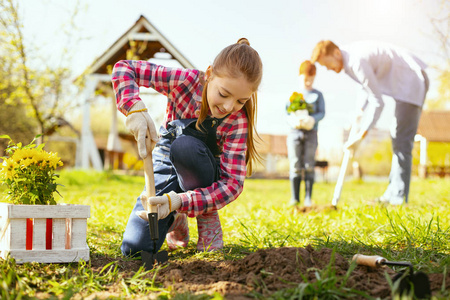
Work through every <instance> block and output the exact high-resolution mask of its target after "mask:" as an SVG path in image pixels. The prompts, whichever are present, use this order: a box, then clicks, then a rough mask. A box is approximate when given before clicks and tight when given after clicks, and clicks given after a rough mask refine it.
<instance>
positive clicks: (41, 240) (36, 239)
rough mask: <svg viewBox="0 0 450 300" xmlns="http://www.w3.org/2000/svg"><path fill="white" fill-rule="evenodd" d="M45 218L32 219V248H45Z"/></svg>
mask: <svg viewBox="0 0 450 300" xmlns="http://www.w3.org/2000/svg"><path fill="white" fill-rule="evenodd" d="M46 222H47V219H34V225H33V250H45V233H46V224H47V223H46Z"/></svg>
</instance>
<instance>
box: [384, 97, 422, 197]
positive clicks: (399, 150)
mask: <svg viewBox="0 0 450 300" xmlns="http://www.w3.org/2000/svg"><path fill="white" fill-rule="evenodd" d="M421 113H422V108H421V107H419V106H416V105H413V104H409V103H405V102H401V101H395V119H394V122H393V124H392V126H391V129H390V130H391V138H392V151H393V156H392V164H391V173H390V174H389V186H388V187H387V189H386V192H385V193H384V195H383V196H384V198H386V199H388V200H389V202H390V203H391V204H402V203H403V200H404V201H405V203H407V202H408V195H409V186H410V182H411V167H412V149H413V147H414V136H415V135H416V132H417V127H418V125H419V120H420V115H421Z"/></svg>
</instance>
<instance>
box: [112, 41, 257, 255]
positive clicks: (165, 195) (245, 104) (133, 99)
mask: <svg viewBox="0 0 450 300" xmlns="http://www.w3.org/2000/svg"><path fill="white" fill-rule="evenodd" d="M261 78H262V62H261V59H260V57H259V55H258V53H257V52H256V51H255V50H254V49H253V48H251V47H250V44H249V42H248V40H247V39H245V38H242V39H240V40H239V41H238V42H237V43H236V44H233V45H230V46H228V47H226V48H225V49H223V50H222V51H221V52H220V53H219V55H218V56H217V57H216V58H215V60H214V62H213V64H212V65H211V66H209V67H208V68H207V70H206V72H205V73H203V72H201V71H199V70H190V69H187V70H186V69H174V68H166V67H163V66H158V65H155V64H152V63H150V62H147V61H119V62H118V63H116V65H115V66H114V70H113V74H112V82H113V87H114V92H115V94H116V100H117V107H118V109H119V111H121V112H122V113H123V114H125V115H126V116H127V118H126V126H127V128H128V129H129V130H130V131H131V132H132V133H133V134H134V136H135V138H136V141H137V142H138V150H139V155H140V156H141V158H145V157H146V156H147V153H148V151H152V150H151V142H148V141H149V140H150V139H147V140H146V139H145V136H146V134H147V132H148V133H149V136H150V138H151V140H153V141H154V142H157V143H156V147H155V149H154V150H153V166H154V174H155V188H156V197H151V198H149V199H146V197H145V196H144V195H141V196H140V197H138V199H137V201H136V205H135V207H134V209H133V211H132V212H131V215H130V218H129V220H128V223H127V227H126V229H125V233H124V236H123V241H122V246H121V250H122V253H123V254H124V255H131V256H132V255H135V254H139V253H140V251H142V250H144V251H148V252H152V251H153V250H154V248H155V247H156V251H158V250H159V249H160V248H161V246H162V244H163V242H164V240H165V237H167V244H168V247H169V249H170V250H174V249H176V248H177V247H180V246H181V247H186V246H187V244H188V242H189V232H188V223H187V218H186V216H188V217H191V218H192V217H196V218H197V228H198V236H199V238H198V242H197V249H198V250H199V251H205V250H207V251H213V250H217V249H221V248H222V247H223V239H222V228H221V225H220V220H219V215H218V212H217V210H219V209H221V208H222V207H224V206H225V205H227V204H229V203H231V202H232V201H233V200H235V199H236V198H237V197H238V196H239V194H240V193H241V192H242V189H243V184H244V179H245V177H246V175H247V171H248V173H249V174H251V171H252V162H253V160H255V159H258V158H259V156H258V154H257V152H256V150H255V145H254V140H253V139H254V135H255V134H257V133H256V130H255V122H256V104H257V97H256V91H257V89H258V86H259V84H260V82H261ZM140 86H145V87H151V88H153V89H155V90H156V91H157V92H159V93H161V94H163V95H165V96H167V99H168V102H167V109H166V115H165V118H164V122H163V125H162V126H161V128H160V131H159V135H160V139H159V140H158V136H157V133H156V129H155V125H154V123H153V121H152V119H151V117H150V115H149V114H148V112H147V109H146V107H145V105H144V103H143V102H142V101H141V99H140V98H139V87H140ZM143 196H144V197H143ZM141 200H142V201H141ZM156 204H158V205H159V211H158V217H159V221H158V227H159V239H158V241H157V243H156V245H154V244H153V242H152V239H151V237H150V233H149V228H148V222H147V220H146V212H145V211H144V207H147V205H156Z"/></svg>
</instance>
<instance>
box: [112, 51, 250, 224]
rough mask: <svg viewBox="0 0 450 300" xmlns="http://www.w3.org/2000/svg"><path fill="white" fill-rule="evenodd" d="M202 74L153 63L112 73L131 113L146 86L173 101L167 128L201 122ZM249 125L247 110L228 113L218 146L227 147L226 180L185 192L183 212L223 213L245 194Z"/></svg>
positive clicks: (123, 64)
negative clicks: (189, 121)
mask: <svg viewBox="0 0 450 300" xmlns="http://www.w3.org/2000/svg"><path fill="white" fill-rule="evenodd" d="M202 76H203V73H202V72H200V71H199V70H194V69H180V68H167V67H164V66H160V65H155V64H152V63H150V62H147V61H130V60H127V61H125V60H122V61H119V62H118V63H116V64H115V66H114V69H113V73H112V83H113V88H114V92H115V94H116V102H117V108H118V109H119V111H120V112H122V113H123V114H124V115H127V114H128V113H129V111H130V110H131V108H132V106H133V105H134V104H136V103H137V102H138V101H141V99H140V97H139V87H141V86H143V87H148V88H153V89H154V90H155V91H157V92H158V93H160V94H163V95H165V96H166V97H167V99H168V101H167V108H166V113H165V117H164V122H163V126H164V127H166V126H167V123H169V122H171V121H173V120H176V119H178V120H181V119H192V118H197V117H198V112H199V111H200V108H201V100H202V92H203V78H202ZM247 122H248V120H247V116H246V114H245V111H244V110H243V109H241V110H239V111H237V112H234V113H232V114H230V115H228V116H227V117H226V118H225V119H224V120H223V121H222V123H221V124H220V125H219V126H218V127H217V132H216V135H217V144H218V146H219V148H220V149H222V154H221V157H220V171H221V172H220V174H221V175H220V179H219V180H218V181H216V182H214V183H213V184H212V185H211V186H209V187H206V188H198V189H195V190H192V191H187V192H185V193H180V194H179V195H180V196H181V199H182V204H181V208H180V209H179V210H178V211H179V212H185V213H187V214H188V216H189V217H195V216H197V215H200V214H203V213H206V212H211V211H215V210H218V209H221V208H222V207H224V206H225V205H227V204H228V203H230V202H232V201H233V200H235V199H236V198H237V197H238V196H239V195H240V193H241V192H242V189H243V186H244V179H245V176H246V173H247V170H246V163H245V153H246V150H247V146H246V142H247Z"/></svg>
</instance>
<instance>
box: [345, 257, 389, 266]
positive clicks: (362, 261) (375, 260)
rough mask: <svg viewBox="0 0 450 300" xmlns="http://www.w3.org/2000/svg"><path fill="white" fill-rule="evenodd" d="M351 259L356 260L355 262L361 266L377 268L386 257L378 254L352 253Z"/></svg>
mask: <svg viewBox="0 0 450 300" xmlns="http://www.w3.org/2000/svg"><path fill="white" fill-rule="evenodd" d="M352 260H354V261H356V263H357V264H358V265H361V266H368V267H373V268H378V267H380V266H381V265H382V263H383V262H385V261H386V258H384V257H381V256H378V255H362V254H355V255H353V259H352Z"/></svg>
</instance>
